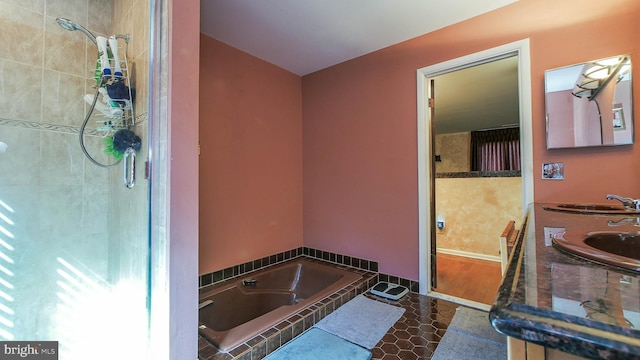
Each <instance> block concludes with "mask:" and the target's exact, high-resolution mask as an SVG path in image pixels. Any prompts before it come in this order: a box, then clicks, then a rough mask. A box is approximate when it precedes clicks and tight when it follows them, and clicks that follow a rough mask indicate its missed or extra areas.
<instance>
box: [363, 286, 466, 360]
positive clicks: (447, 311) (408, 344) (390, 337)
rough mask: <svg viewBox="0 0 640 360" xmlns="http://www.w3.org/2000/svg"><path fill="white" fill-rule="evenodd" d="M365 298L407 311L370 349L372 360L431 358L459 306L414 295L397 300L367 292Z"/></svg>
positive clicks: (410, 294)
mask: <svg viewBox="0 0 640 360" xmlns="http://www.w3.org/2000/svg"><path fill="white" fill-rule="evenodd" d="M365 296H367V297H369V298H371V299H376V300H379V301H382V302H385V303H388V304H391V305H397V306H402V307H403V308H405V310H406V311H405V312H404V314H403V315H402V317H401V318H400V320H398V321H397V322H396V323H395V324H394V325H393V327H392V328H391V329H389V331H387V333H386V334H385V336H384V337H383V338H382V340H380V342H378V344H376V347H375V348H373V350H371V353H372V355H373V356H372V359H376V360H377V359H380V360H412V359H430V358H431V356H432V355H433V352H434V351H435V349H436V347H437V346H438V343H439V342H440V339H442V337H443V336H444V333H445V332H446V331H447V327H448V326H449V324H450V323H451V319H452V318H453V315H454V314H455V312H456V308H457V307H458V306H459V305H457V304H454V303H451V302H448V301H444V300H439V299H433V298H429V297H426V296H424V295H419V294H416V293H409V294H407V295H406V296H405V297H403V298H402V299H400V300H398V301H392V300H387V299H384V298H382V297H378V296H375V295H371V294H370V293H367V294H366V295H365Z"/></svg>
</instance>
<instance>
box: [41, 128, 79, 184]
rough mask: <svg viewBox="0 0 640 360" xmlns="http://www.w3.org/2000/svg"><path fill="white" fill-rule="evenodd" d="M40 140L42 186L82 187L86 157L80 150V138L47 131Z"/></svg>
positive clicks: (74, 135)
mask: <svg viewBox="0 0 640 360" xmlns="http://www.w3.org/2000/svg"><path fill="white" fill-rule="evenodd" d="M40 139H41V156H42V162H41V164H40V169H41V171H40V184H42V185H73V186H80V185H82V184H83V179H84V174H83V170H84V155H83V154H82V152H81V151H80V149H78V147H79V146H78V136H77V135H76V134H67V133H57V132H52V131H47V132H42V133H41V135H40ZM76 191H77V189H76Z"/></svg>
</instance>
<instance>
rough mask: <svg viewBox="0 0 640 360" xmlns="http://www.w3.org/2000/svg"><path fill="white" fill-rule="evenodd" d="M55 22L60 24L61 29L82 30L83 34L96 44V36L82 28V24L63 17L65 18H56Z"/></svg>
mask: <svg viewBox="0 0 640 360" xmlns="http://www.w3.org/2000/svg"><path fill="white" fill-rule="evenodd" d="M56 22H57V23H58V25H60V26H61V27H62V28H63V29H66V30H69V31H76V30H80V32H82V33H83V34H85V35H87V37H88V38H89V39H90V40H91V41H92V42H93V43H94V44H96V45H97V44H98V42H97V41H96V37H95V36H94V35H93V34H92V33H91V32H90V31H89V30H87V29H86V28H84V27H83V26H82V25H79V24H77V23H75V22H73V21H71V20H69V19H65V18H56Z"/></svg>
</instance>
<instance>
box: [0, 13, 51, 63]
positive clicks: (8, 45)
mask: <svg viewBox="0 0 640 360" xmlns="http://www.w3.org/2000/svg"><path fill="white" fill-rule="evenodd" d="M2 5H3V6H0V28H2V31H0V44H2V46H0V58H2V59H9V60H13V61H16V62H21V63H25V64H29V65H35V66H40V65H41V64H42V39H43V36H44V31H43V23H44V21H43V15H42V14H41V13H36V12H34V11H30V10H28V9H26V8H23V7H19V6H15V5H11V4H2Z"/></svg>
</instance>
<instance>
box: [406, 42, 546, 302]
mask: <svg viewBox="0 0 640 360" xmlns="http://www.w3.org/2000/svg"><path fill="white" fill-rule="evenodd" d="M510 53H513V54H517V56H518V91H519V99H520V139H521V141H520V150H521V155H520V156H521V164H522V170H521V171H522V172H521V174H522V213H523V215H524V214H525V212H526V208H527V206H528V205H529V204H530V203H532V202H533V179H534V178H533V134H532V131H533V126H532V116H531V64H530V54H529V39H528V38H527V39H523V40H519V41H515V42H512V43H509V44H505V45H502V46H498V47H495V48H492V49H488V50H484V51H480V52H477V53H474V54H470V55H467V56H463V57H459V58H456V59H452V60H449V61H445V62H442V63H438V64H435V65H431V66H427V67H424V68H422V69H418V70H417V85H418V102H417V103H418V252H419V256H418V257H419V281H420V294H423V295H429V296H431V297H436V298H442V299H445V300H450V301H451V300H453V301H455V302H458V303H464V304H468V305H471V306H474V307H481V308H483V307H486V305H485V306H482V305H483V304H480V303H476V302H473V301H464V300H461V299H459V298H453V297H451V296H449V295H445V294H440V293H437V292H434V291H431V277H430V274H429V272H430V269H431V260H430V259H431V257H430V255H431V254H430V252H431V250H430V247H429V245H430V243H429V241H430V240H429V239H430V234H431V231H433V229H432V227H433V226H434V225H435V224H431V221H430V220H429V219H431V210H430V206H429V202H430V201H433V199H429V194H430V189H431V186H432V184H431V183H432V181H431V180H432V178H433V177H432V174H431V162H432V161H433V154H432V151H431V149H432V144H431V135H432V134H431V112H430V111H429V108H428V107H427V99H428V98H429V97H430V95H431V94H430V89H429V79H430V78H433V77H434V76H437V75H442V74H445V73H448V72H451V71H454V70H460V69H463V68H466V67H469V66H471V65H475V64H478V63H482V62H486V61H487V60H489V59H492V58H497V57H500V56H504V55H506V54H510ZM500 230H501V229H496V233H497V234H498V233H499V232H500ZM497 236H498V235H496V239H497Z"/></svg>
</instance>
